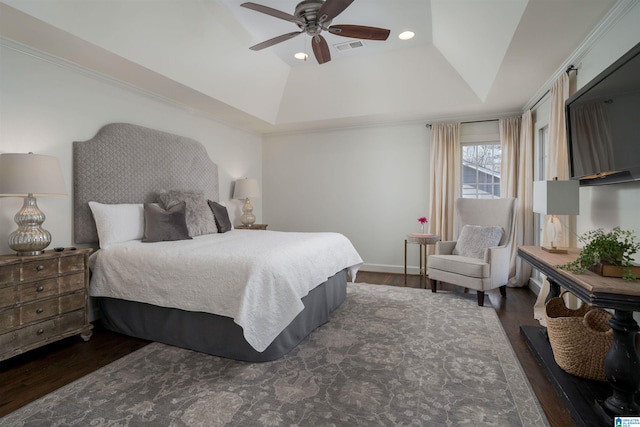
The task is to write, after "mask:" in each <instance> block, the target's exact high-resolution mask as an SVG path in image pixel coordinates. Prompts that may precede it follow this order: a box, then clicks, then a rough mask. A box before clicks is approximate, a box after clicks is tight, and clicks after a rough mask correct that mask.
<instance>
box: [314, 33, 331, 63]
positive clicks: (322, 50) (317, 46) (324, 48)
mask: <svg viewBox="0 0 640 427" xmlns="http://www.w3.org/2000/svg"><path fill="white" fill-rule="evenodd" d="M311 47H312V48H313V54H314V55H315V56H316V59H317V60H318V64H324V63H325V62H329V61H331V53H330V52H329V45H328V44H327V41H326V40H325V39H324V37H322V36H321V35H319V34H318V35H317V36H314V37H313V39H311Z"/></svg>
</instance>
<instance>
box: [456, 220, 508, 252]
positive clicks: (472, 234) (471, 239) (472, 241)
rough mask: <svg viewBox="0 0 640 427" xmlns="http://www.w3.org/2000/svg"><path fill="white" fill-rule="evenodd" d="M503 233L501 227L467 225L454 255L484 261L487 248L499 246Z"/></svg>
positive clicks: (461, 233)
mask: <svg viewBox="0 0 640 427" xmlns="http://www.w3.org/2000/svg"><path fill="white" fill-rule="evenodd" d="M503 233H504V230H503V229H502V227H499V226H480V225H465V226H464V227H462V231H461V232H460V237H458V241H457V242H456V246H455V248H453V252H452V253H453V254H454V255H461V256H466V257H469V258H480V259H482V258H484V250H485V249H486V248H490V247H493V246H498V244H499V243H500V239H502V234H503Z"/></svg>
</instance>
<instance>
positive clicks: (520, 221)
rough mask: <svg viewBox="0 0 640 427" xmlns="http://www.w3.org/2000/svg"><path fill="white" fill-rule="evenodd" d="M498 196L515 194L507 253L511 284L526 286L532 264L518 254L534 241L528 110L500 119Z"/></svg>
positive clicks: (531, 159)
mask: <svg viewBox="0 0 640 427" xmlns="http://www.w3.org/2000/svg"><path fill="white" fill-rule="evenodd" d="M499 128H500V145H501V151H502V158H501V165H500V195H501V197H515V198H516V205H517V213H516V233H515V235H514V236H513V238H514V241H513V243H514V244H513V245H512V248H511V256H510V260H509V261H510V273H509V285H510V286H525V285H526V284H527V283H528V281H529V277H530V276H531V267H530V266H529V264H527V263H526V262H524V261H523V260H522V259H520V258H519V257H518V246H519V245H532V244H533V242H534V224H533V196H532V194H533V193H532V192H533V160H534V151H533V122H532V120H531V111H528V112H526V113H524V114H523V115H522V117H510V118H506V119H500V121H499Z"/></svg>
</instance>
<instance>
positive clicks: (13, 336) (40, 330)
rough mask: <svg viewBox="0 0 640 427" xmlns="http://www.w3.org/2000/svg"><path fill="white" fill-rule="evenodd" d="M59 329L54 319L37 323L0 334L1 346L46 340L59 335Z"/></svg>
mask: <svg viewBox="0 0 640 427" xmlns="http://www.w3.org/2000/svg"><path fill="white" fill-rule="evenodd" d="M57 329H58V328H57V325H56V322H55V320H54V319H50V320H46V321H44V322H40V323H35V324H33V325H29V326H27V327H24V328H22V329H17V330H15V331H13V332H9V333H7V334H3V335H0V347H2V348H3V349H5V348H12V347H16V348H18V347H26V346H29V345H31V344H34V343H37V342H41V341H46V340H47V339H49V338H51V337H53V336H55V335H57V333H58V331H57Z"/></svg>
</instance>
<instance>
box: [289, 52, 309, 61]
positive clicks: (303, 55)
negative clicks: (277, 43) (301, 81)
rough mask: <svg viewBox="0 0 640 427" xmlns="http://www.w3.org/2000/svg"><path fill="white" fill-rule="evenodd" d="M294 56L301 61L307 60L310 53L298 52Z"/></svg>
mask: <svg viewBox="0 0 640 427" xmlns="http://www.w3.org/2000/svg"><path fill="white" fill-rule="evenodd" d="M293 57H294V58H296V59H299V60H300V61H306V60H307V58H308V57H309V55H307V54H306V53H304V52H298V53H296V54H295V55H293Z"/></svg>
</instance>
